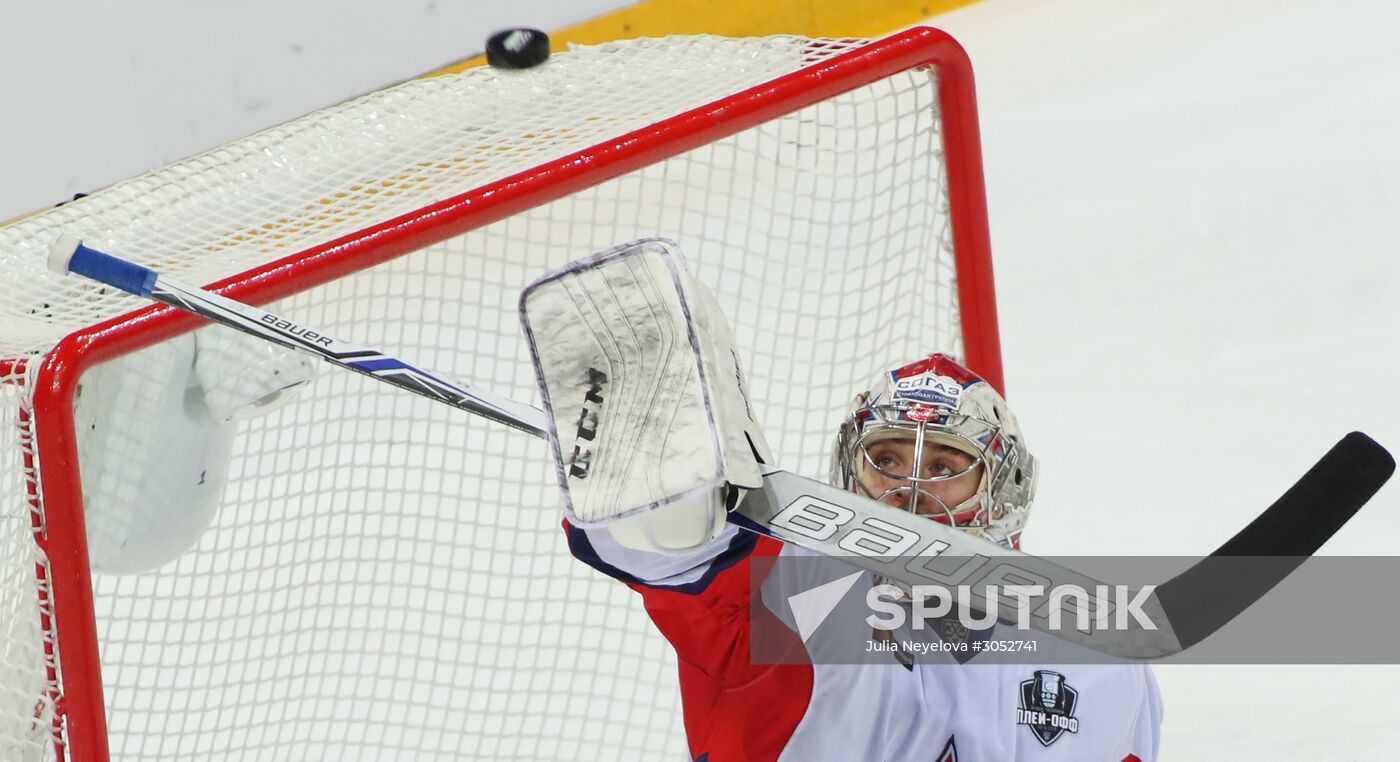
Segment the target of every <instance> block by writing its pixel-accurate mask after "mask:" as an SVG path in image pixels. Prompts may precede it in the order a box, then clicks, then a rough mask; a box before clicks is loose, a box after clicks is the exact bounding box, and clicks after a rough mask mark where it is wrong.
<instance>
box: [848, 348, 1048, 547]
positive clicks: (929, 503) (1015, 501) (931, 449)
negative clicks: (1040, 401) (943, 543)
mask: <svg viewBox="0 0 1400 762" xmlns="http://www.w3.org/2000/svg"><path fill="white" fill-rule="evenodd" d="M834 455H835V457H834V463H833V466H834V470H835V474H834V476H835V479H836V483H837V484H838V485H840V486H841V487H843V488H845V489H849V490H851V491H853V492H858V493H861V494H864V495H867V496H869V497H871V498H874V499H876V500H879V501H880V502H883V503H886V504H889V505H896V506H899V507H901V508H904V509H906V510H909V511H911V512H914V513H918V514H920V515H923V516H928V517H929V518H931V519H934V520H935V521H940V522H942V523H945V524H950V525H953V526H956V527H959V528H963V529H966V530H968V531H970V532H972V533H973V534H976V535H978V536H981V537H984V538H986V539H988V540H991V541H993V542H996V543H999V544H1001V545H1005V546H1007V547H1012V548H1019V547H1020V537H1021V529H1022V528H1023V527H1024V526H1025V523H1026V515H1027V513H1028V512H1029V511H1030V505H1031V500H1032V499H1033V498H1034V497H1035V476H1036V474H1035V458H1033V457H1031V454H1030V453H1029V452H1028V451H1027V450H1026V445H1025V440H1024V439H1023V438H1022V436H1021V431H1020V428H1019V427H1018V426H1017V425H1016V418H1015V416H1013V415H1012V414H1011V410H1010V409H1009V408H1008V407H1007V405H1006V400H1004V399H1003V398H1002V396H1001V395H1000V394H999V393H998V392H997V391H996V389H993V388H992V386H991V385H990V384H988V383H987V382H986V381H984V380H982V379H981V378H980V377H978V376H977V375H976V374H975V373H973V372H972V371H970V370H968V369H967V368H964V367H963V366H962V365H960V364H958V363H957V362H955V361H954V360H953V359H952V358H951V357H948V356H947V355H943V354H934V355H930V356H929V357H926V358H924V359H922V360H919V361H918V362H915V363H911V364H909V365H905V366H903V367H900V368H896V369H894V370H890V371H886V372H884V373H882V374H880V377H879V378H878V379H876V382H875V384H874V386H873V387H872V388H871V389H870V390H869V391H867V392H862V393H861V394H860V395H858V396H857V397H856V399H855V401H854V402H853V403H852V406H851V412H850V415H849V416H847V418H846V420H845V422H844V423H842V425H841V430H840V432H839V433H838V435H837V438H836V451H835V453H834Z"/></svg>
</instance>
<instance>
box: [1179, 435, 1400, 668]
mask: <svg viewBox="0 0 1400 762" xmlns="http://www.w3.org/2000/svg"><path fill="white" fill-rule="evenodd" d="M1394 473H1395V459H1394V458H1392V457H1391V455H1390V453H1389V452H1387V451H1386V449H1385V448H1384V447H1381V446H1380V445H1379V444H1377V443H1376V441H1375V440H1374V439H1371V438H1370V437H1368V436H1366V435H1365V434H1362V433H1361V432H1359V431H1353V432H1352V433H1350V434H1347V435H1346V436H1345V437H1343V438H1342V440H1341V441H1340V442H1338V443H1337V444H1336V445H1335V446H1333V447H1332V449H1331V450H1330V451H1328V453H1327V454H1326V455H1324V456H1322V459H1321V460H1319V461H1318V462H1317V464H1316V465H1314V466H1313V467H1312V468H1310V469H1308V472H1307V473H1305V474H1303V476H1302V478H1300V479H1299V480H1298V482H1297V483H1296V484H1294V485H1293V486H1292V487H1290V488H1289V490H1288V491H1287V492H1285V493H1283V496H1282V497H1280V498H1279V499H1278V500H1275V501H1274V504H1273V505H1271V506H1269V508H1268V509H1267V510H1265V511H1264V512H1263V513H1261V514H1260V515H1259V517H1258V518H1256V519H1255V520H1254V521H1252V522H1250V523H1249V526H1246V527H1245V528H1244V529H1242V530H1240V532H1239V533H1238V534H1236V535H1235V536H1234V537H1232V538H1230V539H1229V540H1228V541H1227V542H1226V543H1225V544H1224V545H1221V546H1220V548H1219V549H1217V550H1216V551H1215V552H1214V553H1212V554H1211V555H1210V557H1208V558H1205V559H1202V560H1201V561H1200V562H1199V563H1197V564H1196V565H1195V566H1192V567H1191V568H1190V569H1187V570H1186V571H1185V572H1182V573H1181V574H1180V575H1178V576H1177V577H1175V578H1173V579H1172V580H1171V581H1169V582H1167V583H1166V584H1163V585H1162V586H1161V587H1160V588H1158V590H1157V599H1158V601H1160V602H1161V604H1162V610H1163V611H1164V612H1165V613H1166V615H1167V618H1168V619H1169V620H1170V621H1171V626H1172V630H1173V631H1174V632H1175V633H1176V636H1177V639H1178V640H1179V641H1180V642H1181V647H1182V648H1190V647H1191V646H1193V645H1195V644H1196V643H1199V642H1200V641H1202V640H1205V639H1206V638H1207V637H1209V636H1210V635H1211V634H1213V633H1214V632H1215V631H1216V630H1219V629H1220V628H1221V627H1224V626H1225V624H1226V623H1228V622H1229V621H1230V620H1231V619H1234V618H1235V617H1236V616H1238V615H1239V614H1240V613H1241V612H1243V611H1244V610H1245V609H1246V608H1249V607H1250V606H1252V605H1253V604H1254V603H1255V601H1258V600H1259V599H1260V598H1262V597H1264V595H1265V594H1267V593H1268V592H1269V591H1270V590H1272V589H1274V587H1275V586H1277V585H1278V584H1279V583H1280V582H1282V581H1283V580H1284V579H1285V578H1286V577H1287V576H1288V575H1289V574H1292V573H1293V571H1294V570H1295V569H1297V568H1298V567H1299V566H1300V565H1302V563H1303V562H1304V561H1306V560H1307V559H1308V557H1310V556H1311V555H1312V554H1313V553H1315V552H1317V550H1318V549H1319V548H1321V547H1322V545H1323V543H1325V542H1327V540H1328V539H1330V538H1331V537H1332V535H1334V534H1336V533H1337V530H1339V529H1341V528H1342V526H1343V525H1344V524H1346V523H1347V521H1349V520H1350V519H1351V517H1352V516H1355V515H1356V512H1357V511H1359V510H1361V506H1363V505H1365V504H1366V502H1367V501H1369V500H1370V499H1371V497H1372V496H1373V495H1375V494H1376V492H1377V491H1379V490H1380V488H1381V487H1382V486H1383V485H1384V484H1385V483H1386V481H1387V480H1389V479H1390V477H1391V475H1392V474H1394Z"/></svg>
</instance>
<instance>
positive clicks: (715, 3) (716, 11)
mask: <svg viewBox="0 0 1400 762" xmlns="http://www.w3.org/2000/svg"><path fill="white" fill-rule="evenodd" d="M974 2H976V0H922V1H921V2H911V1H910V0H864V2H862V1H860V0H760V1H758V2H735V0H642V2H639V3H637V4H635V5H629V6H627V7H626V8H622V9H621V10H617V11H613V12H612V13H607V14H604V15H602V16H599V17H597V18H594V19H589V20H588V21H585V22H583V23H580V24H575V25H573V26H570V27H565V28H563V29H560V30H558V31H555V32H550V34H549V47H550V49H551V50H554V51H560V50H564V49H565V48H566V47H568V44H569V43H571V42H573V43H579V44H582V45H593V44H596V43H599V42H608V41H610V40H620V39H628V38H632V37H664V36H665V35H668V34H720V35H725V36H727V37H755V36H762V35H768V34H797V35H802V36H804V37H881V36H884V35H885V34H888V33H890V32H893V31H895V30H897V29H902V28H904V27H907V26H910V25H912V24H917V23H918V22H920V21H923V20H924V19H926V18H928V17H930V16H933V15H936V14H939V13H944V12H946V11H950V10H953V9H954V8H960V7H962V6H964V5H971V4H972V3H974ZM484 63H486V57H485V56H484V55H478V56H474V57H472V58H468V59H466V60H465V61H459V62H457V63H455V64H452V65H450V66H445V67H443V68H441V69H438V70H437V71H434V72H430V73H429V74H426V75H425V76H429V77H435V76H438V75H439V74H455V73H456V72H459V71H462V70H463V69H469V68H471V67H473V66H480V65H482V64H484Z"/></svg>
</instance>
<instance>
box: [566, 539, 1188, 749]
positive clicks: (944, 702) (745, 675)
mask: <svg viewBox="0 0 1400 762" xmlns="http://www.w3.org/2000/svg"><path fill="white" fill-rule="evenodd" d="M566 530H567V532H568V535H569V544H570V548H571V550H572V551H573V553H574V555H575V556H577V557H579V558H580V559H582V560H583V561H585V562H587V563H588V564H590V565H591V566H594V567H595V568H597V569H600V570H601V571H603V572H605V573H607V574H609V575H610V576H613V577H615V578H617V579H620V580H622V581H623V582H626V583H628V584H629V585H630V586H632V587H633V588H634V589H636V590H637V591H639V592H640V593H641V594H642V596H643V598H644V601H645V604H646V607H647V610H648V613H649V614H651V617H652V620H653V621H654V622H655V623H656V625H657V627H658V628H659V629H660V630H661V632H662V634H664V635H665V636H666V637H667V639H668V640H670V641H671V643H672V645H674V646H675V648H676V652H677V655H678V657H679V661H680V683H681V694H682V701H683V705H684V709H685V724H686V731H687V736H688V740H689V744H690V750H691V756H692V758H693V759H694V760H696V762H730V760H745V761H755V760H765V761H766V760H777V761H780V762H788V761H792V762H809V761H811V760H841V761H843V762H844V761H846V760H859V761H861V762H864V761H867V760H880V761H881V762H904V761H905V760H908V761H909V762H914V761H915V760H918V761H920V762H929V761H932V762H1006V761H1008V760H1036V761H1037V762H1052V761H1058V760H1063V761H1066V762H1068V761H1069V760H1075V762H1088V761H1093V760H1104V761H1106V762H1124V761H1125V760H1127V761H1136V762H1151V761H1152V760H1155V759H1157V750H1158V746H1159V731H1160V726H1161V720H1162V704H1161V697H1160V694H1159V693H1158V689H1157V683H1156V680H1155V679H1154V678H1153V676H1152V672H1151V670H1150V669H1149V668H1148V667H1147V666H1145V665H1140V664H1113V665H1105V664H1075V663H1067V664H1063V665H1059V664H1055V663H1053V662H1047V663H1045V664H1040V663H1035V664H1007V663H985V664H982V663H978V662H979V659H978V658H977V657H976V656H966V657H961V656H960V657H958V659H957V661H956V662H955V661H954V660H953V659H952V658H944V659H933V660H929V659H925V658H923V657H920V658H919V659H918V660H909V659H907V658H900V657H899V656H898V649H897V648H893V647H892V650H891V653H889V654H888V658H885V657H884V656H881V655H876V656H873V657H872V662H871V663H862V664H850V663H840V664H834V663H823V659H821V658H819V655H818V654H816V652H815V651H813V650H812V648H811V646H812V642H810V641H809V642H807V643H804V642H802V641H801V640H800V639H798V638H797V636H796V634H795V633H793V634H792V644H793V647H795V648H799V649H804V652H808V653H811V654H812V655H813V656H812V658H808V659H798V660H783V661H785V662H790V663H782V664H755V663H753V661H755V660H753V659H751V658H750V653H749V647H750V639H749V635H750V631H751V627H752V626H753V622H752V621H751V619H753V618H754V617H770V616H771V617H773V620H775V621H777V622H783V623H787V624H789V625H791V611H790V609H788V607H787V606H785V605H784V603H783V601H784V600H785V592H786V589H787V588H789V587H791V585H790V582H791V581H788V580H774V579H772V578H771V575H770V576H769V577H765V578H764V581H763V583H762V584H763V589H762V591H761V593H760V596H759V597H760V602H759V603H758V604H757V605H753V606H752V607H751V604H752V603H753V601H752V596H751V595H750V592H751V591H750V562H751V561H752V560H753V559H754V558H760V557H763V556H775V555H778V556H784V557H790V556H800V555H804V554H806V553H807V551H804V550H802V549H800V548H796V547H794V546H785V545H782V544H781V543H779V542H777V541H776V540H772V539H770V538H761V537H759V536H757V535H754V534H750V533H748V532H745V531H742V530H739V529H738V528H737V527H733V526H730V527H728V528H726V530H725V531H724V532H723V533H722V534H721V535H720V537H719V538H718V539H717V540H716V541H715V542H714V543H711V544H710V545H708V546H706V547H704V548H701V549H698V550H696V551H690V552H687V553H684V554H679V555H673V554H663V553H648V552H643V551H638V550H634V549H631V548H626V547H623V546H621V545H619V544H617V543H616V542H615V541H613V539H612V537H611V535H610V534H609V533H608V532H606V531H605V530H596V529H594V530H584V529H579V528H576V527H572V526H567V525H566ZM760 568H763V567H760ZM783 568H784V569H791V568H793V567H783ZM784 573H790V572H784ZM775 582H776V584H774V583H775ZM869 584H873V580H871V581H868V582H866V585H867V587H868V585H869ZM802 589H810V588H802ZM850 626H865V625H861V624H859V622H856V623H852V624H851V625H850ZM765 632H767V631H765ZM867 632H868V630H867ZM984 634H985V633H984ZM1021 634H1022V633H1018V635H1021ZM895 635H897V633H895ZM992 636H993V637H995V631H993V635H992ZM1062 647H1067V648H1072V647H1074V646H1070V645H1069V644H1062ZM1039 656H1040V655H1039V654H1037V658H1039ZM1047 656H1053V655H1052V654H1047ZM963 661H966V662H967V663H957V662H963ZM982 661H990V660H987V659H983V660H982Z"/></svg>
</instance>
